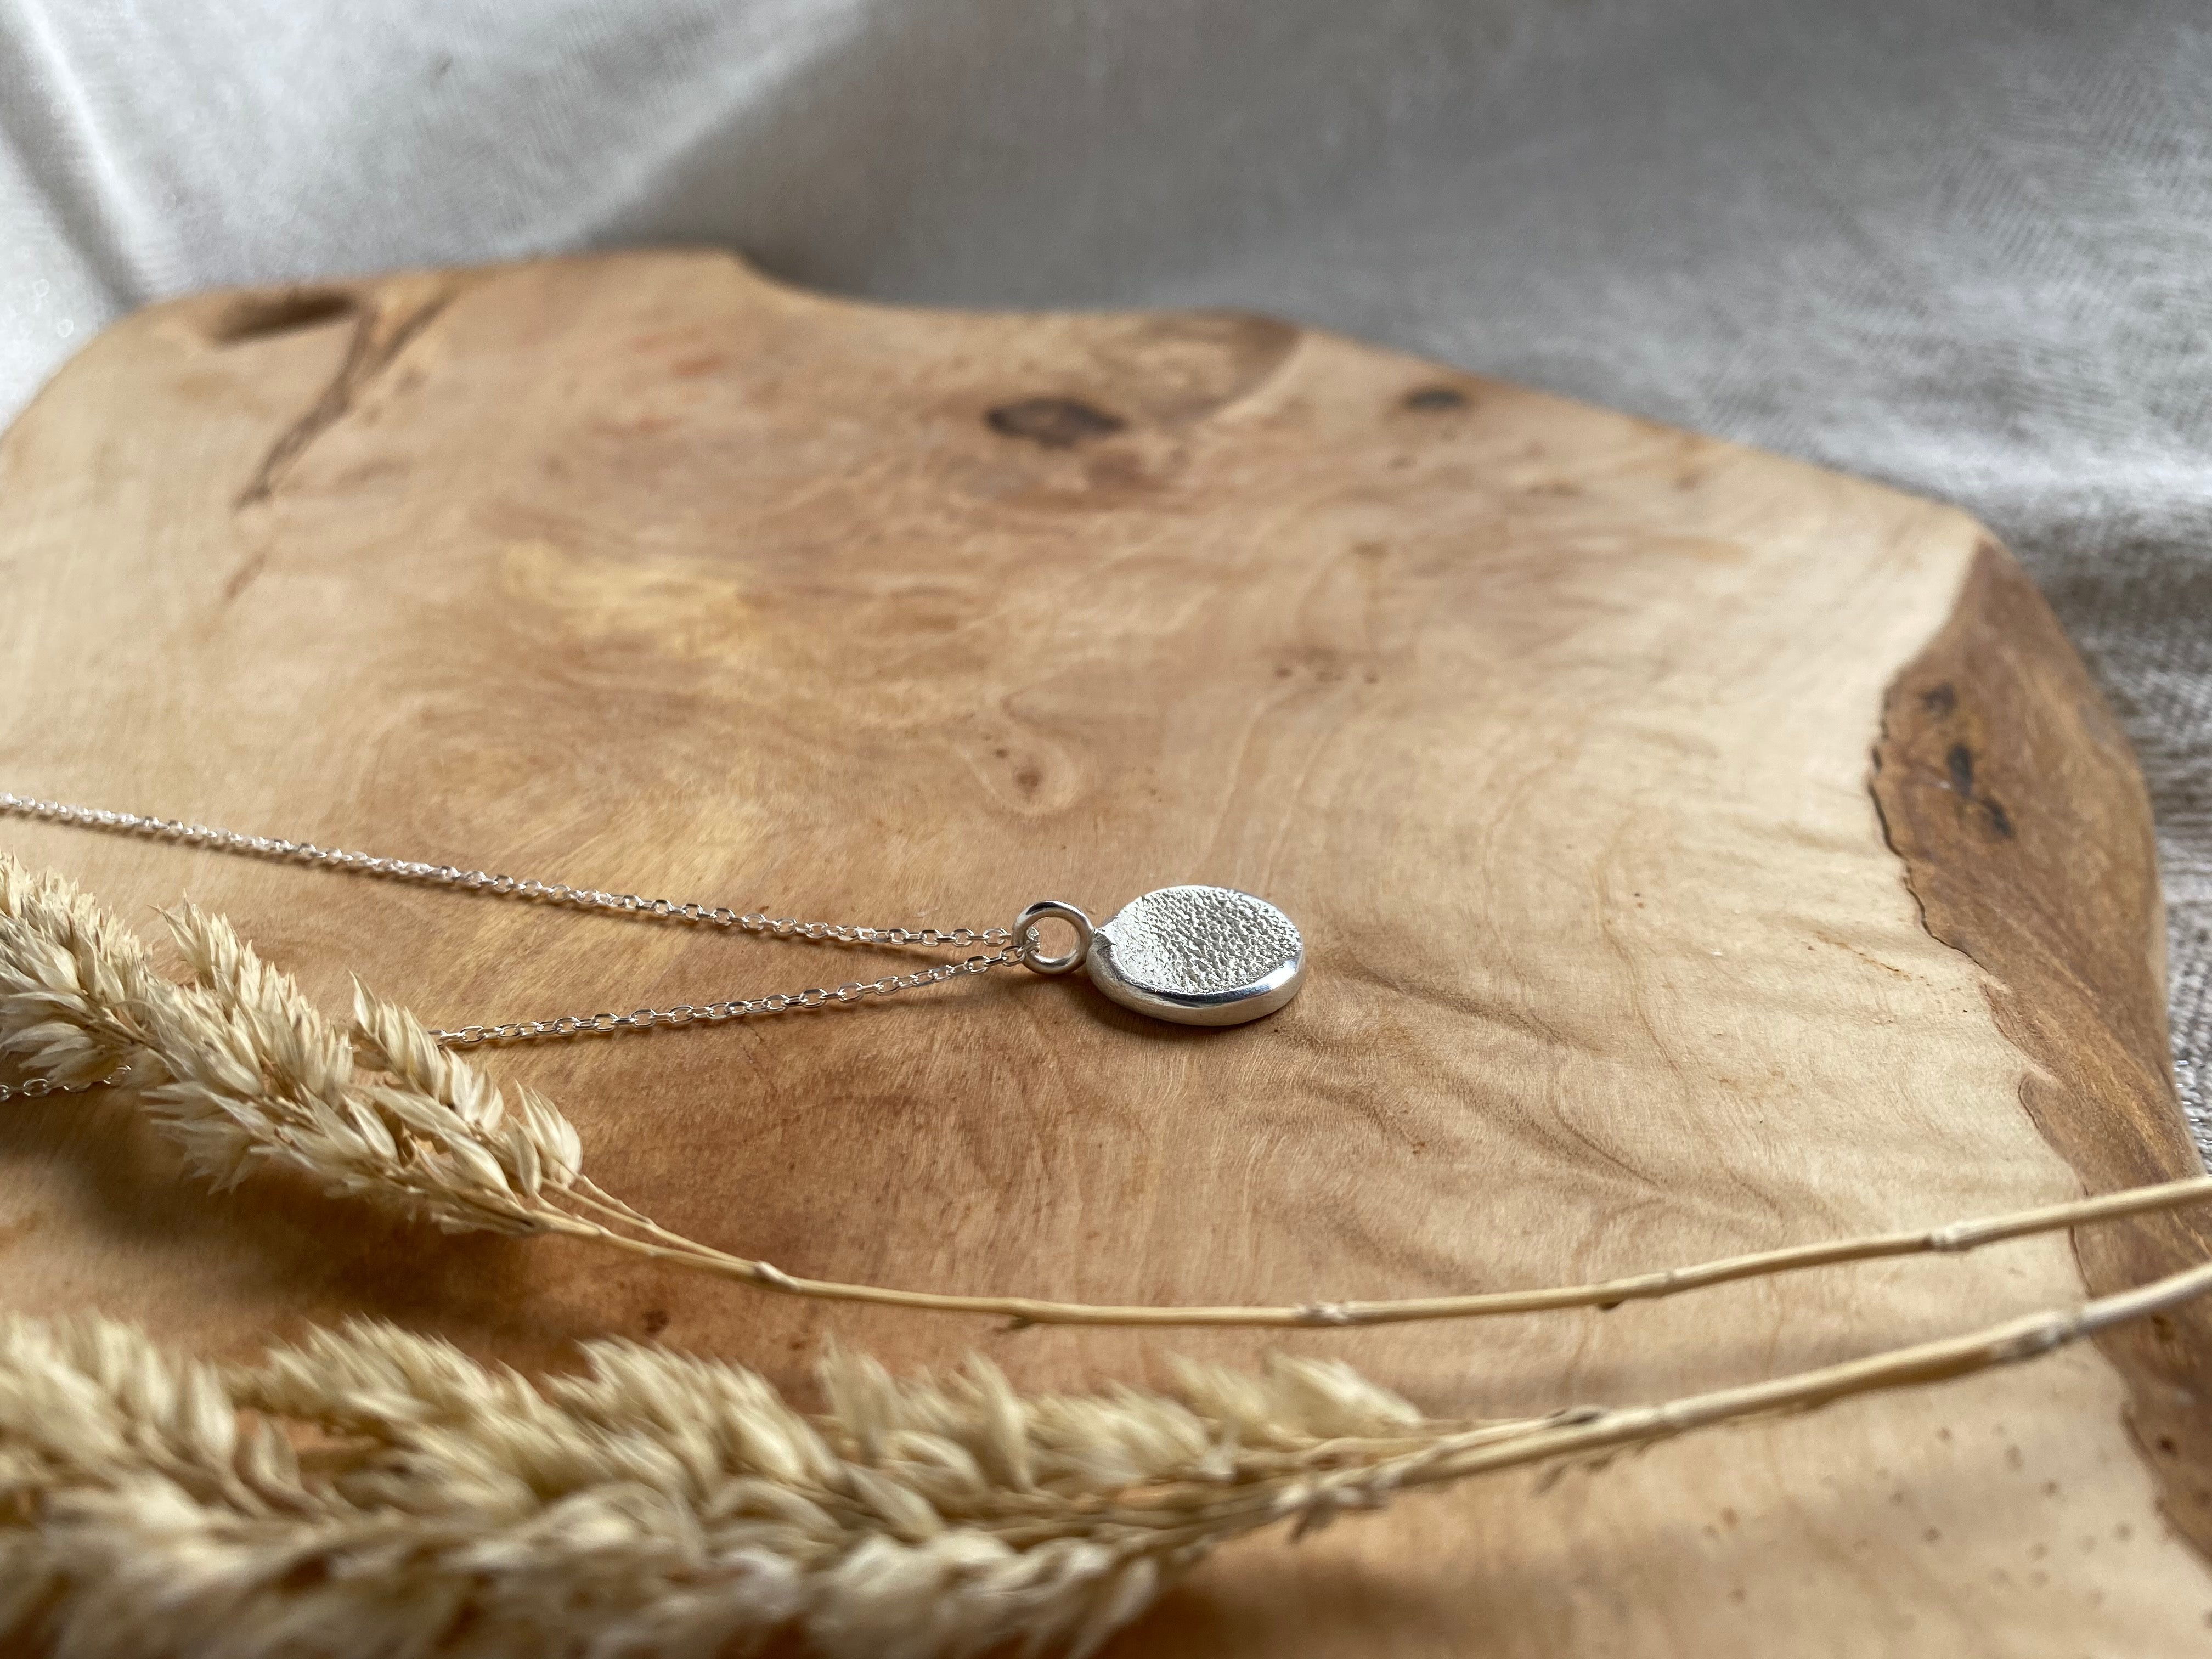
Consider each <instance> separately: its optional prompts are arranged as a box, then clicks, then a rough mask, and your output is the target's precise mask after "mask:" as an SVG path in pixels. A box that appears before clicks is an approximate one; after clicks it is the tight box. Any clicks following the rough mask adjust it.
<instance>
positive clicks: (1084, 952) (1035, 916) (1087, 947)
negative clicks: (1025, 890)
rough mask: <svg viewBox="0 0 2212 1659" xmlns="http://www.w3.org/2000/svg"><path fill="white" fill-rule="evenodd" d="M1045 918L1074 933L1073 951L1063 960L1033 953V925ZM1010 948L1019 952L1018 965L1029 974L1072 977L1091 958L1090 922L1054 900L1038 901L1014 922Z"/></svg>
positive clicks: (1074, 909)
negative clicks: (1071, 929) (1020, 958)
mask: <svg viewBox="0 0 2212 1659" xmlns="http://www.w3.org/2000/svg"><path fill="white" fill-rule="evenodd" d="M1047 916H1057V917H1059V918H1060V920H1061V921H1064V922H1066V924H1067V925H1068V926H1069V927H1073V929H1075V948H1074V949H1073V951H1069V952H1067V954H1066V955H1065V956H1058V957H1041V956H1039V955H1037V953H1036V924H1037V923H1038V922H1040V921H1043V920H1044V919H1045V918H1046V917H1047ZM1014 948H1015V949H1016V950H1018V951H1020V952H1021V956H1022V965H1023V966H1024V967H1025V968H1027V969H1029V970H1030V972H1031V973H1033V974H1046V975H1051V974H1067V973H1073V971H1074V970H1075V969H1078V968H1080V967H1081V966H1083V964H1084V962H1085V959H1086V958H1088V957H1089V956H1090V955H1091V918H1090V917H1088V916H1086V915H1084V914H1083V912H1082V911H1080V910H1079V909H1077V908H1075V907H1074V906H1073V905H1072V904H1062V903H1061V902H1060V901H1059V900H1058V899H1039V900H1038V901H1037V902H1036V903H1035V904H1032V905H1031V906H1030V908H1028V909H1026V910H1024V911H1023V912H1022V913H1021V915H1018V916H1016V917H1015V918H1014Z"/></svg>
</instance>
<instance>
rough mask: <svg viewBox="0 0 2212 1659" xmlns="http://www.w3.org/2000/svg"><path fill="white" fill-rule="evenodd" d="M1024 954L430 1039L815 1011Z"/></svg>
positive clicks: (467, 1043)
mask: <svg viewBox="0 0 2212 1659" xmlns="http://www.w3.org/2000/svg"><path fill="white" fill-rule="evenodd" d="M1023 957H1024V953H1023V952H1022V951H993V952H991V953H990V954H989V955H987V956H975V957H969V958H968V959H967V960H966V961H964V962H940V963H934V964H933V965H932V966H930V967H927V968H921V969H915V971H914V972H913V973H910V974H887V975H884V977H883V978H881V979H871V980H854V981H850V982H848V983H847V984H843V985H840V986H839V987H837V988H836V990H834V991H833V990H830V989H829V988H827V987H823V986H819V985H814V986H809V987H807V988H806V989H805V990H804V991H793V992H792V993H791V994H788V995H785V994H781V993H778V994H775V995H773V996H765V997H754V998H750V999H748V998H744V997H732V998H730V999H728V1000H726V1001H722V1002H709V1003H707V1004H704V1005H703V1006H693V1005H692V1004H690V1003H688V1002H679V1003H678V1004H677V1005H676V1006H674V1007H672V1008H640V1009H638V1010H637V1011H636V1012H634V1013H628V1014H591V1015H588V1016H587V1015H583V1014H566V1015H562V1017H561V1018H557V1019H523V1020H516V1021H514V1022H513V1023H512V1024H507V1025H464V1026H461V1027H460V1028H459V1029H458V1030H451V1031H437V1030H434V1031H432V1032H431V1033H430V1035H431V1036H434V1037H435V1038H436V1039H437V1040H438V1041H439V1042H441V1043H442V1044H443V1045H444V1046H446V1047H447V1048H474V1047H476V1045H477V1044H478V1043H480V1042H528V1041H531V1040H532V1039H534V1038H538V1037H569V1036H600V1035H605V1034H609V1033H612V1032H616V1031H649V1030H652V1029H653V1027H654V1026H656V1025H669V1026H679V1025H690V1024H696V1023H702V1022H703V1023H704V1024H709V1025H719V1024H722V1022H724V1021H725V1020H731V1019H751V1018H759V1017H761V1016H763V1015H766V1014H793V1013H800V1012H805V1011H807V1010H810V1009H815V1008H828V1007H831V1006H839V1005H843V1004H848V1003H854V1002H858V1001H860V1000H861V999H862V998H864V997H887V996H893V995H896V994H897V993H899V992H901V991H912V990H916V989H919V988H920V987H922V986H925V985H941V984H943V983H944V982H945V981H946V980H948V979H955V978H957V977H958V976H959V975H962V974H987V973H989V972H990V971H991V969H994V968H1012V967H1016V966H1018V965H1019V964H1020V963H1021V962H1022V960H1023Z"/></svg>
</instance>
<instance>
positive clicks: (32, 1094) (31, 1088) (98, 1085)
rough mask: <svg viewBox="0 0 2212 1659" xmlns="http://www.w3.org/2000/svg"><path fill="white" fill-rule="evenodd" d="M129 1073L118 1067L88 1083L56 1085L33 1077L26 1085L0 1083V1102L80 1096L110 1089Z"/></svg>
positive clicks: (128, 1069) (45, 1079)
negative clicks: (95, 1090)
mask: <svg viewBox="0 0 2212 1659" xmlns="http://www.w3.org/2000/svg"><path fill="white" fill-rule="evenodd" d="M130 1072H131V1068H130V1067H129V1066H118V1067H117V1068H116V1069H115V1071H114V1072H113V1073H112V1074H111V1075H109V1076H107V1077H96V1078H94V1079H93V1080H92V1081H91V1082H89V1083H56V1082H55V1081H54V1080H53V1079H51V1078H43V1077H34V1078H33V1079H31V1080H30V1081H29V1082H28V1083H0V1102H4V1101H10V1100H44V1099H45V1098H46V1097H47V1096H48V1095H81V1094H82V1093H84V1092H85V1091H87V1090H88V1089H112V1088H114V1087H115V1086H117V1085H118V1084H120V1083H121V1082H122V1081H123V1079H125V1077H126V1076H128V1075H129V1074H130Z"/></svg>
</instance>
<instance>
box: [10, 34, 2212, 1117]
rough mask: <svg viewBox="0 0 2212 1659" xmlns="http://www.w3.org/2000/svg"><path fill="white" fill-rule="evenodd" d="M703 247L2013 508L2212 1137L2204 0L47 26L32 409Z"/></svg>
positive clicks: (23, 378) (2010, 526) (2208, 166)
mask: <svg viewBox="0 0 2212 1659" xmlns="http://www.w3.org/2000/svg"><path fill="white" fill-rule="evenodd" d="M669 240H709V241H714V242H722V243H728V244H732V245H734V246H738V247H739V248H741V249H743V250H744V252H746V253H748V254H749V255H750V256H751V257H752V258H754V259H756V260H757V261H758V262H759V263H761V264H763V265H764V266H766V267H767V268H768V269H769V270H772V271H775V272H776V273H778V274H780V275H781V276H787V277H789V278H792V279H794V280H798V281H801V282H806V283H814V284H817V285H819V286H823V287H827V288H831V289H842V290H847V291H851V292H856V293H862V294H869V295H883V296H887V297H894V298H899V299H907V300H920V301H941V302H945V303H950V304H960V305H1007V304H1014V305H1035V306H1085V305H1099V304H1111V305H1181V304H1190V303H1199V304H1219V305H1227V306H1234V307H1247V308H1258V309H1264V310H1269V311H1273V312H1277V313H1281V314H1283V315H1285V316H1289V317H1291V318H1295V319H1300V320H1304V321H1310V322H1315V323H1318V324H1322V325H1327V326H1330V327H1334V328H1338V329H1342V330H1346V331H1351V332H1352V333H1357V334H1361V335H1365V336H1367V337H1371V338H1374V339H1377V340H1381V341H1383V342H1386V343H1392V344H1395V345H1399V346H1402V347H1407V348H1409V349H1413V350H1417V351H1421V352H1425V353H1427V354H1430V355H1431V356H1437V357H1441V358H1444V359H1447V360H1449V361H1451V362H1457V363H1461V364H1463V365H1465V366H1467V367H1468V368H1475V369H1479V370H1482V371H1484V372H1486V373H1490V374H1502V375H1505V376H1508V377H1510V378H1513V379H1516V380H1526V381H1530V382H1533V383H1535V384H1537V385H1541V386H1549V387H1553V388H1555V389H1557V390H1559V391H1563V392H1570V393H1572V394H1574V395H1577V396H1580V397H1583V398H1592V399H1595V400H1597V401H1600V402H1603V403H1607V404H1614V405H1617V406H1619V407H1622V408H1626V409H1630V410H1636V411H1638V412H1639V413H1643V414H1646V415H1650V416H1656V417H1657V418H1659V419H1661V420H1665V421H1670V422H1677V423H1680V424H1682V425H1686V426H1690V427H1694V428H1701V429H1703V430H1706V431H1711V432H1716V433H1719V434H1723V435H1727V436H1729V437H1734V438H1739V439H1743V440H1747V441H1751V442H1753V443H1758V444H1762V445H1765V446H1767V447H1771V448H1775V449H1779V450H1784V451H1787V452H1789V453H1794V454H1798V455H1802V456H1805V457H1808V458H1810V459H1815V460H1819V461H1823V462H1826V463H1829V464H1831V465H1836V466H1840V467H1844V468H1848V469H1850V470H1851V471H1857V472H1862V473H1867V474H1870V475H1872V476H1874V477H1880V478H1884V479H1887V480H1890V481H1893V482H1895V483H1899V484H1902V485H1905V487H1907V488H1910V489H1917V490H1920V491H1923V492H1924V493H1927V494H1930V495H1939V496H1943V497H1946V498H1948V499H1950V500H1953V501H1958V502H1960V503H1961V504H1962V505H1964V506H1966V507H1969V508H1971V509H1972V511H1974V512H1976V513H1978V514H1980V515H1981V516H1982V517H1983V518H1984V520H1987V521H1988V522H1989V523H1990V524H1991V525H1992V526H1994V527H1995V528H1996V530H1997V531H1998V532H1999V533H2000V534H2002V536H2004V537H2005V538H2006V539H2007V540H2008V542H2009V543H2010V544H2012V546H2013V547H2014V548H2015V550H2018V551H2019V552H2020V553H2021V555H2022V556H2024V557H2025V559H2026V560H2027V563H2028V564H2029V566H2030V568H2032V569H2033V571H2034V572H2035V574H2036V575H2037V576H2038V578H2039V580H2041V581H2042V582H2043V584H2044V586H2045V589H2046V591H2047V592H2049V593H2050V594H2051V598H2052V599H2053V601H2054V602H2055V603H2056V604H2057V606H2058V608H2059V611H2060V612H2061V614H2062V615H2063V617H2065V619H2066V621H2067V623H2068V624H2069V627H2070V628H2071V629H2073V631H2074V635H2075V638H2076V639H2077V640H2078V641H2080V642H2081V645H2082V646H2083V647H2084V648H2085V650H2086V651H2087V653H2088V654H2089V656H2090V658H2091V659H2092V662H2093V665H2094V666H2095V667H2096V669H2097V670H2098V671H2099V673H2100V677H2101V678H2102V679H2103V681H2104V684H2105V685H2106V688H2107V689H2108V690H2110V691H2111V693H2112V696H2113V699H2114V701H2115V702H2116V703H2117V704H2118V707H2119V708H2120V710H2121V713H2122V714H2123V716H2124V719H2125V720H2127V722H2128V724H2129V726H2130V731H2131V732H2132V733H2133V735H2134V738H2135V740H2136V744H2137V747H2138V749H2139V750H2140V752H2141V753H2142V757H2143V760H2144V763H2145V766H2146V768H2147V769H2148V772H2149V775H2150V777H2151V781H2152V788H2153V793H2154V799H2155V801H2156V804H2157V807H2158V811H2159V814H2160V830H2161V850H2162V854H2163V857H2164V860H2165V873H2166V887H2167V893H2168V897H2169V905H2170V911H2171V918H2172V969H2173V1014H2174V1036H2175V1045H2176V1052H2177V1056H2178V1059H2179V1062H2180V1065H2181V1070H2182V1075H2183V1081H2184V1088H2185V1093H2186V1094H2188V1096H2189V1097H2190V1098H2191V1103H2192V1105H2193V1106H2194V1107H2195V1108H2196V1109H2197V1112H2198V1113H2199V1114H2201V1113H2202V1112H2203V1089H2204V1086H2205V1084H2206V1082H2207V1081H2212V1079H2207V1078H2204V1077H2203V1076H2202V1075H2201V1074H2200V1073H2199V1068H2200V1067H2202V1066H2208V1065H2212V1059H2208V1050H2212V372H2208V371H2212V6H2208V5H2206V4H2204V3H2203V0H2103V3H2100V4H2096V5H2082V6H2073V7H2066V6H2057V5H2051V4H2033V3H2007V0H1913V3H1911V4H1903V5H1900V4H1897V3H1894V0H1826V3H1821V0H1803V3H1778V0H1673V3H1668V4H1659V3H1655V0H1641V3H1627V0H1582V3H1577V4H1573V5H1561V4H1559V3H1557V0H1359V3H1357V4H1346V3H1342V0H1211V3H1208V0H1096V3H1088V4H1086V3H1079V0H532V3H518V0H325V3H321V4H318V5H312V6H310V5H302V4H300V3H298V0H0V417H4V416H6V415H8V414H11V413H12V412H13V411H14V410H15V409H16V408H17V407H18V406H19V405H20V404H21V402H22V401H23V400H24V399H25V398H27V397H28V396H29V395H30V394H31V392H33V390H34V389H35V388H36V386H37V385H38V384H39V382H40V380H42V379H43V378H44V377H45V376H46V374H49V373H50V372H52V369H53V368H54V367H55V366H56V365H57V364H58V363H59V362H61V361H62V360H63V359H64V357H66V356H68V354H69V353H70V350H71V349H74V348H75V346H76V345H77V344H79V343H82V341H83V340H84V339H85V338H86V337H88V335H89V334H90V333H91V332H92V331H94V330H95V329H97V328H98V327H99V326H100V325H101V324H102V323H103V322H105V321H106V320H107V319H110V318H112V317H113V316H115V315H116V314H117V313H119V312H121V311H123V310H125V309H127V308H129V307H132V306H135V305H137V304H139V303H142V302H143V301H147V300H149V299H152V298H155V297H156V296H159V295H167V294H173V293H176V292H179V291H181V290H185V289H193V288H198V287H203V286H206V285H209V284H211V283H238V282H264V281H269V280H272V279H280V278H288V277H307V276H319V275H327V274H333V273H343V272H356V271H365V270H378V269H382V268H385V267H389V266H392V265H398V264H425V263H448V262H462V261H472V260H481V259H484V258H494V257H500V256H506V255H513V254H520V253H527V252H536V251H539V250H548V249H563V248H574V247H583V246H605V245H611V244H618V243H631V242H639V241H669ZM2200 1129H2201V1131H2203V1130H2212V1123H2208V1122H2207V1121H2205V1120H2203V1118H2202V1117H2201V1116H2200Z"/></svg>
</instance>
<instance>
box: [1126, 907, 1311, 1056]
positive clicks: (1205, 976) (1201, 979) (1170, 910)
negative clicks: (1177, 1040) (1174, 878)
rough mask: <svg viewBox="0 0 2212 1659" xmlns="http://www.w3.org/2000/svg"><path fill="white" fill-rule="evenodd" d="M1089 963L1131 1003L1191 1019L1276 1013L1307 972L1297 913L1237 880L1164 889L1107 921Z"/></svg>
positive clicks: (1201, 1021) (1216, 1020)
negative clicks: (1221, 884) (1239, 885)
mask: <svg viewBox="0 0 2212 1659" xmlns="http://www.w3.org/2000/svg"><path fill="white" fill-rule="evenodd" d="M1086 965H1087V967H1088V968H1089V969H1090V973H1091V981H1092V982H1093V983H1094V984H1096V985H1097V987H1098V988H1099V989H1100V990H1102V991H1103V992H1104V993H1105V994H1107V995H1108V996H1109V997H1111V998H1113V999H1114V1000H1115V1001H1116V1002H1118V1003H1120V1004H1121V1005H1122V1006H1124V1007H1126V1008H1133V1009H1135V1010H1136V1011H1137V1012H1139V1013H1141V1014H1150V1015H1151V1016H1152V1018H1155V1019H1171V1020H1174V1021H1176V1023H1178V1024H1183V1025H1239V1024H1243V1022H1244V1021H1246V1020H1248V1019H1258V1018H1261V1016H1262V1015H1264V1014H1272V1013H1273V1012H1275V1010H1276V1009H1278V1008H1279V1007H1281V1006H1283V1005H1284V1004H1285V1003H1286V1002H1288V1001H1289V1000H1291V998H1292V997H1294V996H1296V995H1297V994H1298V986H1299V984H1300V982H1301V981H1304V978H1305V971H1306V955H1305V945H1304V941H1302V940H1301V939H1299V938H1298V930H1297V927H1293V926H1292V925H1291V919H1290V918H1289V917H1288V916H1286V915H1284V914H1283V913H1282V912H1281V911H1280V910H1278V909H1277V908H1275V907H1274V906H1273V905H1272V904H1270V903H1268V902H1267V901H1266V900H1265V899H1257V898H1254V897H1253V896H1251V895H1250V894H1249V893H1240V892H1238V891H1237V890H1236V889H1235V888H1233V887H1163V888H1161V889H1160V890H1158V892H1152V893H1147V894H1146V895H1145V896H1143V897H1142V898H1139V899H1132V900H1130V901H1129V902H1128V903H1127V904H1125V905H1123V906H1122V907H1121V909H1120V910H1119V911H1118V912H1116V913H1115V916H1114V918H1113V920H1112V921H1106V922H1102V923H1100V924H1099V926H1098V928H1097V933H1096V935H1095V936H1094V938H1093V939H1092V940H1091V952H1090V956H1089V957H1088V958H1087V961H1086Z"/></svg>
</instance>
